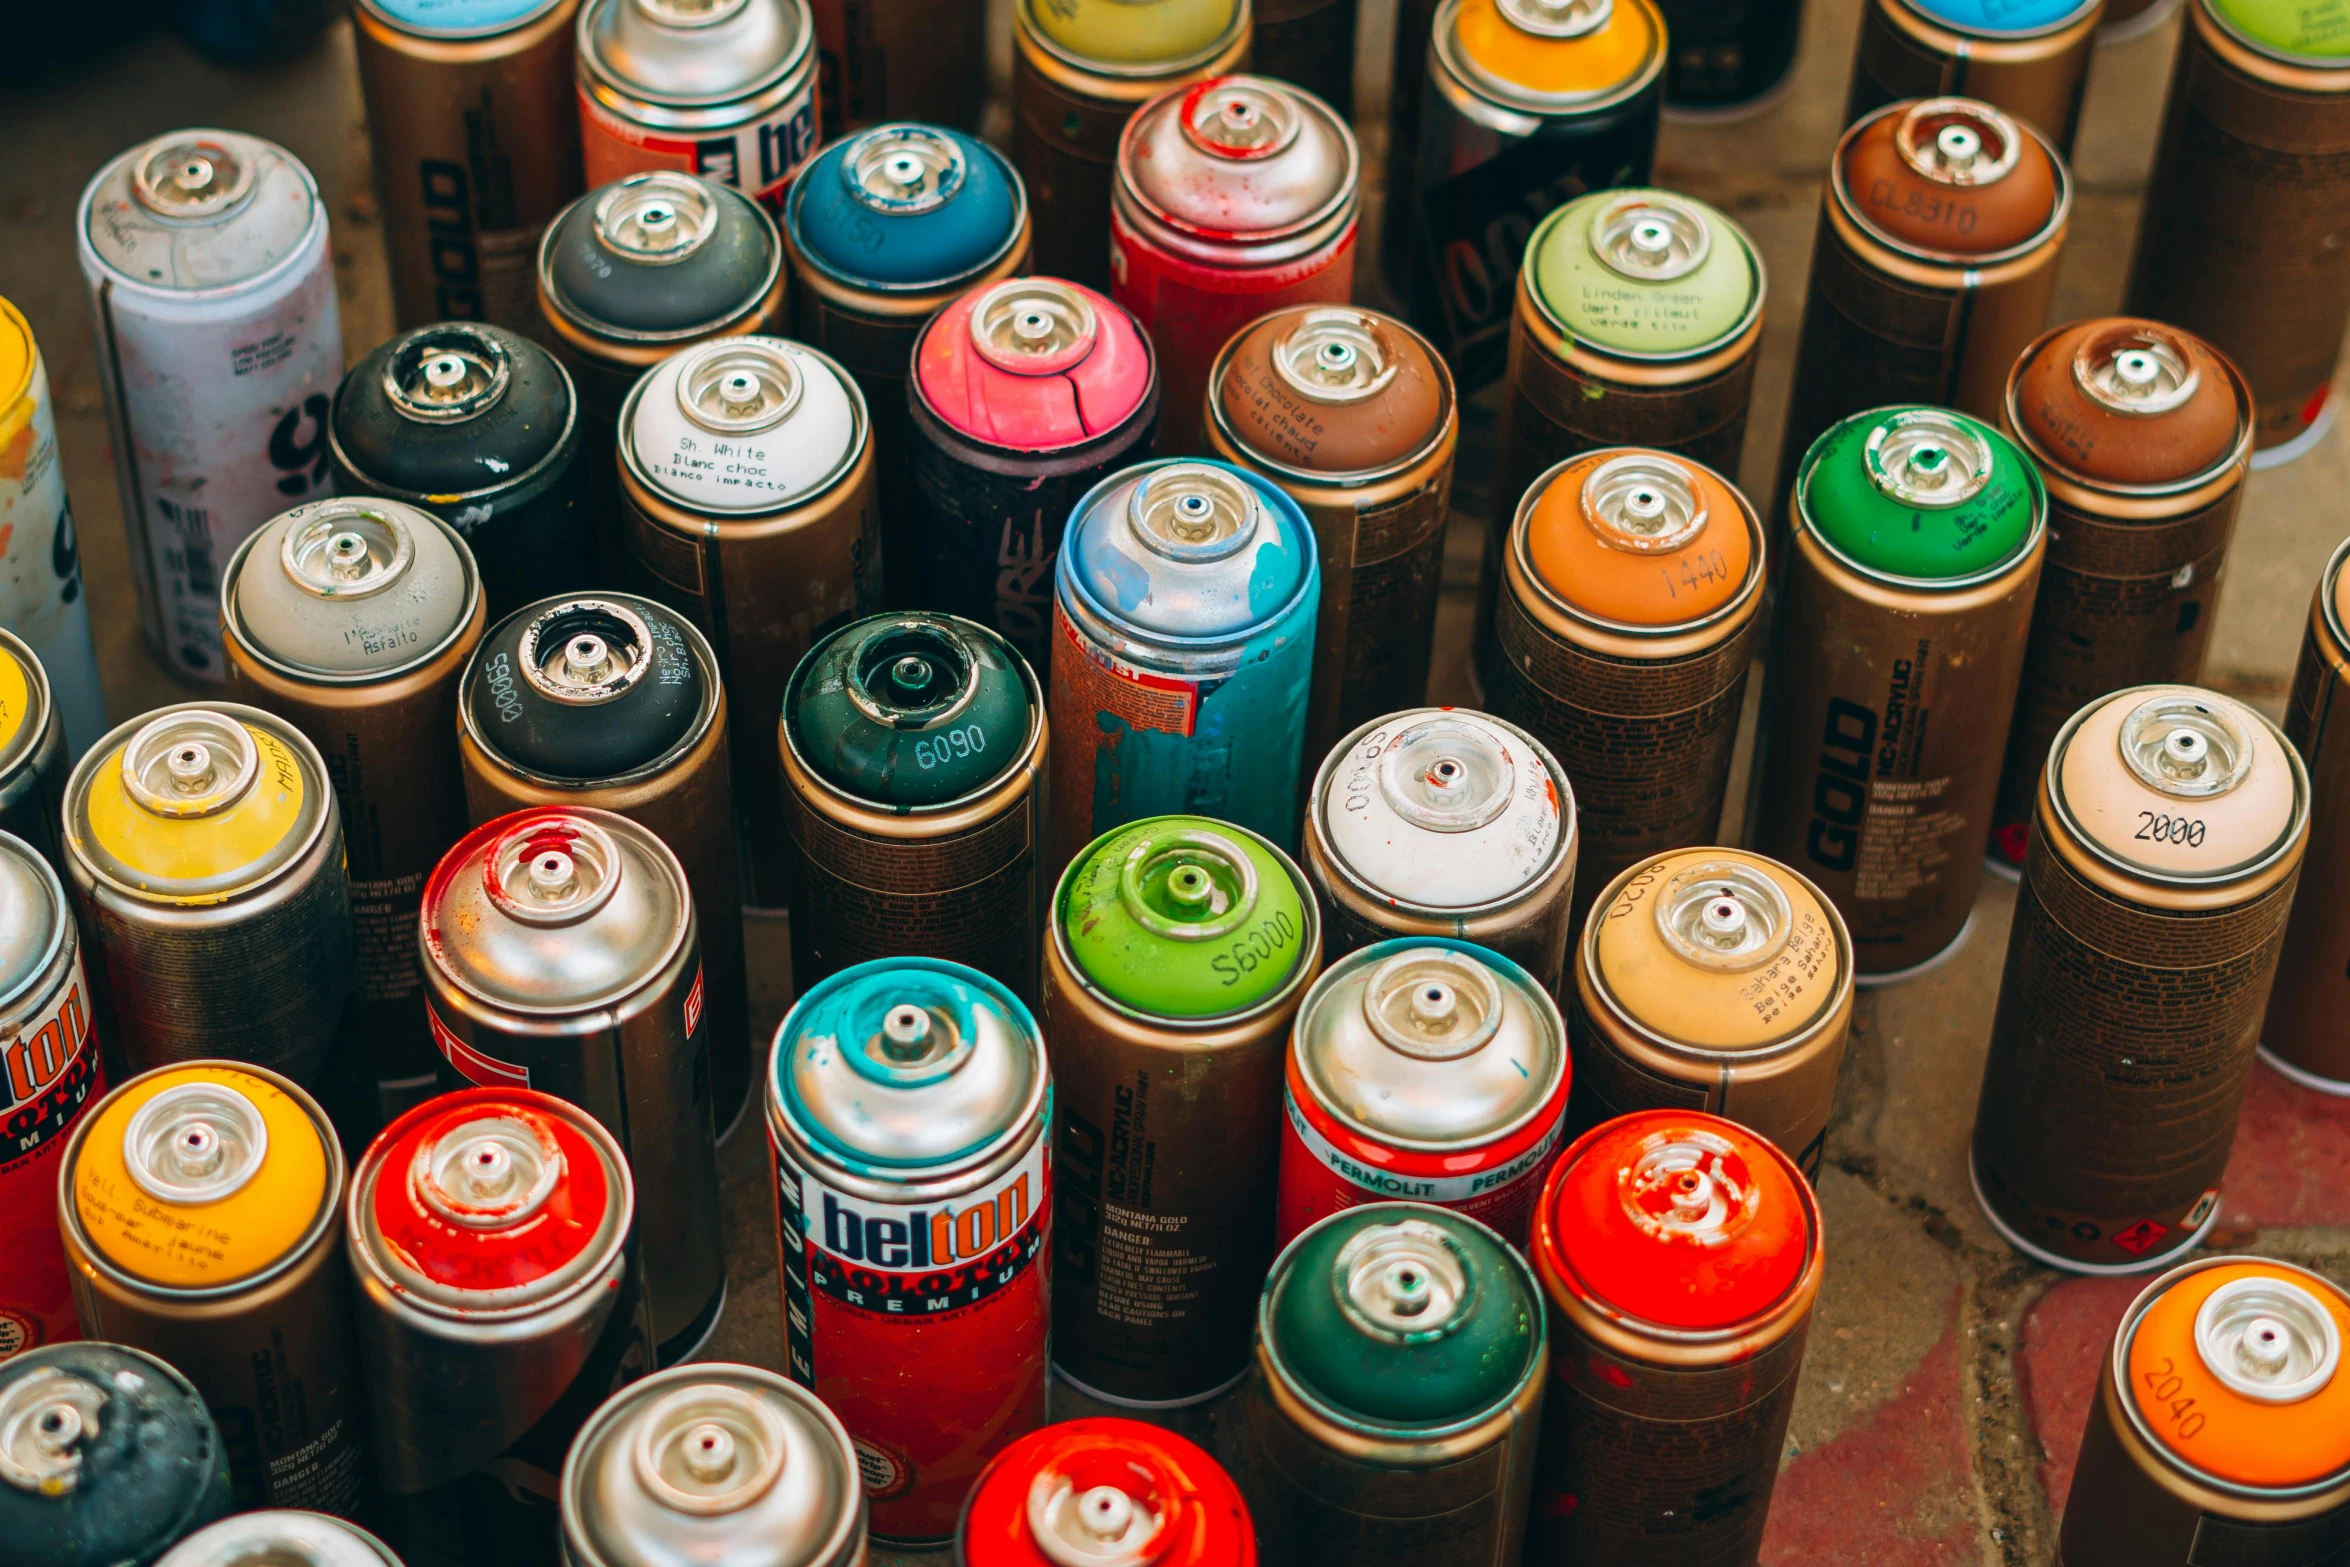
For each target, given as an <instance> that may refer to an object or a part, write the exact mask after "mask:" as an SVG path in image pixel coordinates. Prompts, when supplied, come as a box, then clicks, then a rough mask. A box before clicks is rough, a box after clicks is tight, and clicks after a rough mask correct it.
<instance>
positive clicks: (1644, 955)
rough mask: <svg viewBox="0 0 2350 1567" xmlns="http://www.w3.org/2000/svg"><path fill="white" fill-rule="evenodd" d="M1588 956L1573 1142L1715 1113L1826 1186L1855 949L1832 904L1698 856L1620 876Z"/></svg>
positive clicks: (1577, 1027) (1602, 904)
mask: <svg viewBox="0 0 2350 1567" xmlns="http://www.w3.org/2000/svg"><path fill="white" fill-rule="evenodd" d="M1575 951H1576V960H1575V993H1574V999H1573V1001H1572V1003H1571V1004H1570V1005H1569V1007H1568V1011H1567V1019H1568V1025H1569V1036H1568V1037H1569V1038H1570V1039H1571V1040H1572V1041H1573V1044H1574V1055H1575V1090H1574V1098H1573V1100H1572V1102H1571V1104H1570V1105H1569V1107H1568V1111H1567V1120H1568V1124H1569V1127H1570V1130H1571V1134H1572V1135H1575V1136H1580V1135H1582V1134H1583V1133H1584V1132H1587V1131H1589V1130H1591V1129H1592V1128H1593V1127H1595V1126H1597V1125H1599V1124H1600V1123H1601V1122H1602V1121H1607V1120H1611V1119H1613V1118H1614V1117H1616V1116H1619V1115H1629V1114H1631V1113H1632V1112H1633V1111H1635V1110H1672V1109H1686V1110H1703V1111H1705V1112H1706V1113H1707V1114H1709V1115H1718V1116H1721V1117H1723V1118H1724V1119H1725V1120H1731V1121H1736V1122H1737V1123H1738V1124H1739V1125H1741V1126H1744V1127H1747V1128H1750V1129H1751V1130H1753V1131H1755V1132H1758V1133H1760V1134H1761V1135H1762V1136H1764V1137H1767V1138H1769V1139H1770V1140H1771V1142H1772V1143H1774V1144H1775V1145H1777V1147H1778V1149H1779V1151H1780V1152H1781V1153H1783V1154H1785V1155H1786V1156H1787V1157H1788V1158H1790V1159H1792V1160H1794V1161H1795V1163H1796V1166H1797V1167H1798V1168H1799V1169H1801V1170H1802V1171H1803V1173H1804V1175H1805V1177H1806V1178H1807V1179H1810V1180H1814V1181H1816V1180H1818V1179H1819V1173H1820V1154H1821V1151H1822V1150H1823V1149H1824V1148H1825V1147H1826V1146H1827V1139H1828V1116H1829V1113H1830V1112H1831V1111H1832V1110H1834V1108H1835V1102H1836V1071H1837V1068H1838V1067H1839V1066H1841V1065H1842V1064H1843V1061H1844V1044H1845V1040H1846V1038H1847V1036H1848V1035H1849V1034H1850V1033H1851V1031H1852V990H1853V972H1852V935H1851V933H1850V932H1849V931H1847V930H1846V929H1845V928H1844V920H1843V918H1842V916H1840V915H1839V914H1837V912H1836V906H1835V905H1834V904H1833V903H1830V902H1829V901H1828V899H1827V896H1826V895H1825V894H1824V893H1822V892H1821V891H1820V889H1819V888H1817V887H1815V886H1813V885H1812V884H1811V883H1810V882H1809V881H1807V880H1805V879H1804V877H1803V876H1801V875H1800V874H1798V873H1797V872H1795V871H1793V870H1791V869H1789V868H1788V867H1787V866H1784V865H1781V864H1779V863H1778V862H1777V861H1775V860H1767V859H1764V858H1763V857H1762V856H1761V855H1759V854H1752V853H1748V852H1747V851H1745V850H1742V849H1716V848H1699V849H1683V850H1681V851H1679V852H1678V853H1674V854H1667V855H1663V856H1660V857H1658V858H1656V859H1653V860H1649V861H1647V862H1645V863H1643V864H1639V865H1634V866H1632V867H1631V868H1630V869H1628V870H1626V871H1625V872H1624V873H1623V874H1622V875H1621V876H1618V877H1617V878H1616V880H1615V884H1614V885H1613V886H1610V887H1609V888H1607V889H1606V890H1605V891H1604V892H1602V893H1601V894H1600V895H1599V897H1598V899H1597V900H1595V901H1594V903H1593V905H1592V910H1591V919H1590V922H1589V923H1588V924H1587V925H1586V926H1585V927H1584V929H1583V933H1582V940H1581V941H1580V942H1578V943H1577V945H1576V949H1575Z"/></svg>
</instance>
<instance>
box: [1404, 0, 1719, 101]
mask: <svg viewBox="0 0 2350 1567" xmlns="http://www.w3.org/2000/svg"><path fill="white" fill-rule="evenodd" d="M1618 3H1619V4H1623V5H1628V6H1631V7H1632V8H1634V9H1636V10H1638V11H1641V12H1643V13H1644V14H1645V16H1646V19H1647V22H1648V28H1649V48H1648V56H1647V58H1646V59H1644V60H1642V61H1641V63H1640V68H1639V69H1638V70H1636V71H1634V72H1633V73H1632V74H1631V75H1630V76H1627V77H1625V78H1624V80H1623V81H1621V82H1619V83H1617V84H1616V85H1615V86H1613V87H1607V88H1602V89H1600V90H1598V91H1596V92H1588V93H1567V94H1537V93H1523V94H1520V95H1519V96H1516V97H1504V96H1502V95H1501V94H1502V90H1503V89H1502V84H1501V83H1500V82H1498V81H1496V80H1495V79H1494V78H1492V77H1490V76H1487V75H1486V74H1485V73H1483V72H1482V71H1480V70H1478V69H1477V67H1476V66H1475V65H1474V64H1472V63H1470V62H1469V61H1467V60H1465V59H1462V58H1459V57H1458V38H1457V23H1458V18H1459V16H1460V9H1461V4H1462V0H1443V3H1442V4H1441V5H1439V6H1438V7H1437V8H1436V16H1435V25H1434V30H1433V31H1432V32H1431V33H1430V34H1429V37H1428V62H1429V64H1430V65H1431V66H1433V67H1436V69H1434V70H1431V71H1430V73H1429V74H1430V76H1431V77H1432V78H1434V81H1433V82H1432V85H1435V86H1438V87H1443V88H1458V89H1459V90H1460V91H1461V92H1463V93H1466V94H1467V95H1468V96H1469V97H1470V98H1471V99H1472V100H1474V101H1475V102H1476V103H1477V105H1478V106H1479V107H1481V108H1483V109H1485V110H1486V112H1487V114H1488V115H1490V116H1494V117H1506V119H1507V120H1508V121H1509V122H1512V123H1510V124H1507V125H1505V126H1502V127H1499V128H1502V129H1509V130H1516V131H1518V133H1519V134H1530V133H1531V132H1532V131H1533V130H1534V129H1537V128H1539V127H1540V126H1541V125H1542V124H1543V123H1544V122H1546V121H1550V120H1559V119H1566V118H1569V117H1572V116H1579V115H1584V114H1590V113H1593V112H1595V111H1597V110H1601V109H1612V108H1614V107H1615V106H1616V105H1617V104H1619V103H1625V102H1628V101H1630V100H1631V99H1633V98H1636V97H1638V96H1639V95H1640V94H1641V93H1642V92H1644V91H1646V90H1647V89H1648V88H1649V87H1650V86H1651V85H1653V84H1654V83H1656V82H1657V81H1659V80H1661V79H1662V78H1663V76H1664V74H1665V61H1666V58H1667V57H1668V56H1669V55H1670V54H1671V53H1672V50H1671V48H1670V47H1669V46H1668V43H1667V41H1666V37H1665V19H1664V13H1663V12H1662V11H1660V10H1659V9H1658V8H1657V7H1656V5H1654V4H1653V3H1651V0H1618ZM1446 96H1448V97H1449V96H1451V94H1450V93H1449V92H1448V93H1447V94H1446Z"/></svg>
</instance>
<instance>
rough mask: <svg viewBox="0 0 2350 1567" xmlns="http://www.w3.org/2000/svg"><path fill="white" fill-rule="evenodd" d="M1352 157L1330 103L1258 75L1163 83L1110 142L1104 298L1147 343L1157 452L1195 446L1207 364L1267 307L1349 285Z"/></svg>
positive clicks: (1355, 193)
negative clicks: (1154, 386)
mask: <svg viewBox="0 0 2350 1567" xmlns="http://www.w3.org/2000/svg"><path fill="white" fill-rule="evenodd" d="M1361 163H1362V159H1361V155H1360V154H1359V153H1358V152H1357V151H1356V148H1355V139H1354V133H1353V132H1352V131H1350V130H1348V129H1347V126H1346V122H1345V121H1344V120H1342V119H1340V118H1339V116H1338V114H1337V112H1336V111H1335V110H1333V109H1332V108H1331V107H1330V105H1328V104H1326V103H1324V102H1322V100H1320V99H1319V98H1316V97H1314V96H1312V95H1311V94H1309V93H1306V92H1303V91H1300V90H1299V89H1297V88H1295V87H1292V86H1289V85H1288V84H1286V83H1283V82H1277V81H1274V80H1272V79H1271V78H1269V77H1264V76H1218V77H1213V78H1210V79H1209V80H1207V81H1204V82H1198V83H1195V84H1193V85H1191V86H1188V87H1171V88H1169V89H1168V90H1167V91H1165V92H1162V93H1160V94H1159V95H1158V96H1157V97H1155V98H1153V99H1151V101H1150V102H1148V103H1146V104H1144V105H1143V106H1142V107H1141V108H1139V109H1137V110H1135V111H1134V114H1133V117H1132V118H1130V119H1129V120H1127V122H1126V128H1125V130H1124V131H1122V132H1121V133H1120V134H1119V137H1118V163H1117V174H1116V178H1115V181H1114V182H1113V184H1112V187H1111V194H1110V282H1111V289H1110V292H1111V296H1112V297H1113V298H1115V299H1116V300H1117V301H1118V303H1120V304H1121V305H1124V306H1125V307H1126V308H1127V309H1128V310H1130V311H1132V312H1133V313H1134V319H1135V320H1136V321H1138V322H1140V323H1141V324H1142V328H1143V330H1144V331H1146V332H1148V333H1149V334H1150V337H1151V341H1152V342H1153V343H1155V344H1156V345H1157V346H1158V351H1159V379H1160V383H1161V385H1162V387H1163V388H1164V391H1165V396H1166V404H1165V406H1164V407H1163V408H1162V409H1161V410H1160V415H1159V436H1158V450H1159V453H1160V454H1161V455H1162V456H1168V457H1179V456H1189V455H1190V454H1192V453H1194V452H1196V451H1198V450H1199V449H1200V443H1201V439H1202V433H1203V430H1202V421H1203V420H1204V419H1205V417H1206V402H1207V397H1208V390H1209V387H1210V385H1211V382H1212V377H1211V373H1210V372H1211V370H1212V367H1213V365H1214V362H1215V360H1216V357H1217V355H1218V354H1219V353H1220V352H1221V351H1222V349H1223V346H1224V344H1225V342H1226V341H1227V340H1228V339H1229V338H1231V336H1232V335H1233V334H1234V333H1235V332H1238V331H1240V330H1241V329H1242V328H1243V327H1245V326H1247V325H1248V324H1249V323H1250V322H1252V321H1254V320H1256V319H1257V317H1259V316H1261V315H1264V314H1265V313H1266V312H1268V311H1272V310H1279V309H1282V308H1284V307H1286V306H1290V305H1301V304H1337V305H1343V304H1344V303H1346V301H1347V299H1348V297H1349V296H1350V295H1351V294H1352V293H1353V292H1354V260H1355V254H1354V253H1355V212H1356V209H1357V207H1358V206H1359V205H1360V204H1361V202H1360V173H1361Z"/></svg>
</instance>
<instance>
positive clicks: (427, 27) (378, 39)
mask: <svg viewBox="0 0 2350 1567" xmlns="http://www.w3.org/2000/svg"><path fill="white" fill-rule="evenodd" d="M578 11H579V0H353V5H352V16H353V36H354V38H355V39H356V41H357V43H358V47H359V84H360V86H361V87H362V88H364V89H365V93H366V100H367V133H368V140H369V142H370V144H371V145H372V146H373V149H374V166H375V181H376V192H377V195H378V197H379V198H380V204H381V208H382V211H383V226H384V245H385V248H386V249H387V250H388V251H389V252H390V254H391V263H392V305H393V314H394V317H395V319H397V321H398V322H399V324H400V326H401V327H403V328H414V327H420V326H423V325H425V324H426V323H428V322H433V321H487V322H490V323H492V324H493V325H496V326H502V327H504V328H506V329H507V330H508V331H511V332H527V331H530V330H531V329H532V328H533V327H535V326H536V325H537V322H538V309H537V305H536V303H535V302H534V301H533V299H532V298H531V274H532V263H533V262H534V260H535V259H536V257H537V254H538V247H539V231H540V230H541V229H543V228H544V227H545V226H546V224H547V220H548V219H550V218H552V217H553V216H554V215H555V213H556V212H557V211H558V210H559V209H560V208H561V207H562V206H563V204H564V203H565V202H567V201H569V200H570V199H571V198H572V197H574V196H576V195H578V194H579V191H580V186H581V179H580V162H579V132H578V129H577V127H578V111H577V110H576V109H574V108H573V107H572V99H573V89H572V84H571V73H572V59H573V53H574V49H573V43H572V33H573V30H574V28H573V23H574V20H575V18H576V16H577V13H578Z"/></svg>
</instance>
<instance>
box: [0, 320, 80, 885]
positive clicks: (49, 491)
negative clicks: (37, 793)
mask: <svg viewBox="0 0 2350 1567" xmlns="http://www.w3.org/2000/svg"><path fill="white" fill-rule="evenodd" d="M0 538H4V539H6V541H7V544H8V547H7V548H6V549H5V550H0V622H4V623H5V624H6V625H7V627H8V628H9V629H10V631H11V633H12V635H13V636H17V637H21V638H22V639H23V641H24V642H25V643H26V644H28V645H29V647H30V649H31V652H32V653H33V655H34V658H35V659H37V660H38V662H39V665H40V666H41V667H43V668H45V669H47V670H49V671H51V673H50V674H49V675H48V677H47V684H48V685H49V688H50V691H51V695H52V697H53V699H54V700H55V702H56V703H57V706H58V709H59V712H60V714H61V715H67V716H70V717H71V719H72V723H71V725H70V726H69V727H70V729H71V732H72V735H73V740H74V755H76V756H79V755H81V753H82V752H83V751H84V750H85V749H87V748H88V747H89V746H90V744H91V743H92V742H93V741H95V740H96V739H97V738H98V737H99V736H100V735H101V734H104V733H105V732H106V695H105V692H104V691H103V690H102V689H100V686H99V682H98V650H97V647H96V646H95V644H94V643H93V642H92V641H91V638H90V603H89V600H88V599H87V598H86V597H85V596H84V595H83V592H82V557H81V550H80V548H79V546H78V545H77V544H76V543H75V535H74V531H73V509H72V508H71V507H70V506H69V505H67V504H66V499H65V465H64V464H63V463H61V462H60V461H58V457H57V404H56V403H55V401H54V400H52V399H51V397H50V395H49V367H48V364H47V362H46V361H45V360H44V359H43V358H42V356H41V349H40V345H39V344H37V343H35V342H34V341H33V329H32V324H31V323H30V322H28V321H26V320H25V318H24V312H23V311H21V310H18V309H17V308H16V306H14V305H12V304H10V303H9V302H8V301H7V300H5V299H0ZM11 656H14V655H11ZM4 721H5V720H0V722H4ZM5 792H6V791H5V786H4V785H0V794H5ZM6 813H7V807H6V806H5V805H0V821H4V820H6V819H7V817H6ZM18 836H19V837H22V836H25V835H24V834H22V833H19V834H18ZM55 836H56V835H55V832H54V830H52V832H51V833H50V837H51V838H54V837H55ZM35 841H36V842H37V841H39V840H37V839H36V840H35Z"/></svg>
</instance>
